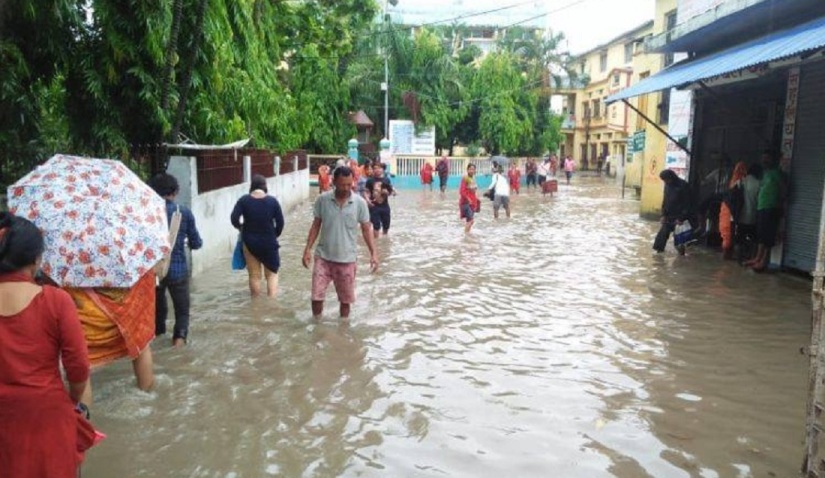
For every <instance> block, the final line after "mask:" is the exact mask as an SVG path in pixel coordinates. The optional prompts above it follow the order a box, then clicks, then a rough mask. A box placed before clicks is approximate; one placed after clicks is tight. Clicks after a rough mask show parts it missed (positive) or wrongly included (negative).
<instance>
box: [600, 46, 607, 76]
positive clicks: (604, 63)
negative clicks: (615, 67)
mask: <svg viewBox="0 0 825 478" xmlns="http://www.w3.org/2000/svg"><path fill="white" fill-rule="evenodd" d="M599 71H601V72H602V73H604V72H605V71H607V52H606V51H603V52H602V53H601V54H600V55H599Z"/></svg>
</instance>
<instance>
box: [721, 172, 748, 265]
mask: <svg viewBox="0 0 825 478" xmlns="http://www.w3.org/2000/svg"><path fill="white" fill-rule="evenodd" d="M747 174H748V167H747V166H746V165H745V162H744V161H739V162H738V163H736V166H735V167H734V168H733V174H732V175H731V178H730V181H729V182H728V189H727V191H725V192H724V193H723V194H722V205H721V206H720V207H719V235H720V236H722V258H723V259H725V260H732V259H733V246H734V238H735V237H736V236H737V234H738V232H737V229H738V227H739V219H740V217H741V215H742V203H743V202H744V189H743V186H742V180H744V179H745V176H746V175H747Z"/></svg>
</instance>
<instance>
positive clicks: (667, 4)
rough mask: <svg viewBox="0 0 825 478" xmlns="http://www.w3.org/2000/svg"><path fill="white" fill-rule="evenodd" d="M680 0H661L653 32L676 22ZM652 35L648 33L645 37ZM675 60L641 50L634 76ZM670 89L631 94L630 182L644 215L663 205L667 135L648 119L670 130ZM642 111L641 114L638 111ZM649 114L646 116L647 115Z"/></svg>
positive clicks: (656, 214)
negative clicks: (637, 193)
mask: <svg viewBox="0 0 825 478" xmlns="http://www.w3.org/2000/svg"><path fill="white" fill-rule="evenodd" d="M676 3H677V0H659V1H657V2H656V8H655V12H654V17H653V28H652V31H653V35H652V36H658V35H661V34H663V33H666V32H667V31H669V30H670V29H671V28H673V26H674V24H675V23H676ZM649 38H651V37H648V38H647V39H646V41H647V40H648V39H649ZM673 61H674V56H673V55H659V54H648V53H641V54H638V55H636V56H635V57H634V61H633V78H632V80H631V84H636V83H638V82H640V81H642V80H644V79H646V78H649V77H650V76H652V75H655V74H656V73H658V72H659V71H661V70H662V69H664V68H666V67H668V66H670V64H672V63H673ZM671 97H672V92H671V90H669V89H668V90H662V91H657V92H653V93H648V94H645V95H641V96H638V97H636V98H631V99H630V103H631V105H632V106H633V107H634V108H635V109H633V108H631V112H630V125H631V133H630V135H631V137H630V138H629V140H628V154H627V168H626V169H627V174H626V175H627V184H628V186H632V187H634V188H637V189H638V191H639V198H640V204H639V208H640V213H641V215H642V216H643V217H649V218H658V217H659V213H660V209H661V207H662V197H663V188H662V182H661V180H660V179H659V173H660V172H662V170H663V169H664V168H665V153H666V150H667V138H666V136H665V135H664V134H662V133H661V132H660V131H659V130H658V129H657V128H656V127H655V126H654V125H653V123H651V122H650V121H648V119H650V120H653V121H655V124H656V125H657V126H658V127H659V128H662V129H664V130H665V131H667V129H668V123H669V122H670V99H671ZM639 112H641V113H642V114H639ZM646 118H647V119H646Z"/></svg>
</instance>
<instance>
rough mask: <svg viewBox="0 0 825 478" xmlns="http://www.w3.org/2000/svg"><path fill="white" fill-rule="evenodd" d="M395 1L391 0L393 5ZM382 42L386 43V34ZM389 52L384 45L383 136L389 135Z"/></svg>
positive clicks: (386, 0) (386, 24)
mask: <svg viewBox="0 0 825 478" xmlns="http://www.w3.org/2000/svg"><path fill="white" fill-rule="evenodd" d="M388 3H389V0H384V35H389V30H390V29H389V26H390V17H389V14H388V13H387V4H388ZM396 3H397V2H396V1H393V5H395V4H396ZM384 42H385V43H388V39H387V38H386V36H385V37H384ZM389 57H390V53H389V48H387V47H386V46H385V47H384V83H381V89H382V90H384V138H387V137H388V136H389V135H390V132H389V128H390V59H389Z"/></svg>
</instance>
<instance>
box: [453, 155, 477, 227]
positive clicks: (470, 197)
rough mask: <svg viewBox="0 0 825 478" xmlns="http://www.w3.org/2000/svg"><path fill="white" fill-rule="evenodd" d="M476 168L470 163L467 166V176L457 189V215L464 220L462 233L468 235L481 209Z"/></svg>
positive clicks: (462, 179)
mask: <svg viewBox="0 0 825 478" xmlns="http://www.w3.org/2000/svg"><path fill="white" fill-rule="evenodd" d="M475 176H476V166H475V164H472V163H470V164H469V165H467V175H466V176H464V177H463V178H461V186H459V188H458V195H459V196H458V214H459V217H460V218H461V219H464V221H465V223H464V232H465V233H469V232H470V229H472V228H473V224H475V215H476V213H477V212H478V211H479V210H480V209H481V201H479V199H478V196H477V195H476V191H477V190H478V186H477V185H476V178H475Z"/></svg>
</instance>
